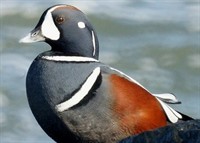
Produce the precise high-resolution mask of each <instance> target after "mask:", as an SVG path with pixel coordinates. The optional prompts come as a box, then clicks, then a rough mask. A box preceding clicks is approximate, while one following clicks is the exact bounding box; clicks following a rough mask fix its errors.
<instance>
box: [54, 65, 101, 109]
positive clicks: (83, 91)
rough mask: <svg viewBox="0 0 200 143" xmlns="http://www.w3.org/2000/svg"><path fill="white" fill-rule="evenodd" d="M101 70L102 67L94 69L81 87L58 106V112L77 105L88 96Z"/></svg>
mask: <svg viewBox="0 0 200 143" xmlns="http://www.w3.org/2000/svg"><path fill="white" fill-rule="evenodd" d="M100 72H101V69H100V67H97V68H95V69H94V70H93V72H92V73H91V74H90V75H89V76H88V77H87V79H86V81H85V82H84V83H83V85H82V86H81V88H80V89H79V90H78V91H77V92H76V93H75V94H74V95H73V96H72V97H71V98H70V99H68V100H67V101H65V102H63V103H60V104H58V105H57V106H56V110H57V111H58V112H63V111H65V110H68V109H69V108H71V107H73V106H75V105H77V104H78V103H80V101H81V100H82V99H83V98H84V97H85V96H87V94H88V93H89V91H90V90H91V88H92V86H93V85H94V83H95V82H96V80H97V78H98V76H99V74H100Z"/></svg>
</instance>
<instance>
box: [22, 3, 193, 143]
mask: <svg viewBox="0 0 200 143" xmlns="http://www.w3.org/2000/svg"><path fill="white" fill-rule="evenodd" d="M19 42H20V43H34V42H45V43H47V44H49V45H50V47H51V49H50V50H49V51H44V52H43V53H41V54H39V55H38V56H37V57H36V58H35V59H34V61H33V62H32V64H31V66H30V68H29V70H28V73H27V77H26V92H27V98H28V103H29V106H30V109H31V111H32V113H33V115H34V117H35V119H36V120H37V122H38V124H39V125H40V126H41V128H42V129H43V130H44V131H45V132H46V134H47V135H48V136H50V137H51V138H52V139H53V140H54V141H56V142H58V143H66V142H70V143H116V142H119V141H120V140H122V139H123V138H126V137H128V136H131V135H136V134H140V133H142V132H145V131H149V130H154V129H157V128H160V127H164V126H167V125H168V124H173V123H177V122H179V121H182V120H189V119H191V118H190V117H189V116H187V115H184V114H182V113H180V112H178V111H176V110H174V109H173V108H171V107H170V106H169V104H178V103H180V101H178V100H177V98H176V97H175V96H174V95H173V94H171V93H163V94H153V93H151V92H150V91H149V90H147V89H146V88H145V87H144V86H143V85H141V84H140V83H139V82H138V81H136V80H135V79H133V78H132V77H130V76H128V75H126V74H125V73H123V72H121V71H120V70H117V69H115V68H113V67H111V66H109V65H107V64H104V63H102V62H101V61H99V41H98V37H97V33H96V31H95V29H94V27H93V26H92V24H91V23H90V21H89V20H88V18H87V17H86V15H85V14H84V13H83V12H82V11H81V10H79V9H78V8H76V7H74V6H71V5H65V4H59V5H54V6H51V7H50V8H48V9H47V10H45V11H44V13H43V14H42V16H41V18H40V20H39V22H38V24H37V25H36V26H35V28H34V29H33V30H32V31H31V32H30V33H29V34H28V35H27V36H25V37H24V38H22V39H21V40H20V41H19Z"/></svg>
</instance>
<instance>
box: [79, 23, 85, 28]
mask: <svg viewBox="0 0 200 143" xmlns="http://www.w3.org/2000/svg"><path fill="white" fill-rule="evenodd" d="M78 27H79V28H80V29H83V28H85V23H84V22H82V21H80V22H78Z"/></svg>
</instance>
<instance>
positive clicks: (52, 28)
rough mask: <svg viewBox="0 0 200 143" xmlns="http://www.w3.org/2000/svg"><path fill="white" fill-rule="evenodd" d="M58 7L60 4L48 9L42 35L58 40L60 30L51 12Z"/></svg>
mask: <svg viewBox="0 0 200 143" xmlns="http://www.w3.org/2000/svg"><path fill="white" fill-rule="evenodd" d="M58 7H60V6H55V7H53V8H51V9H49V10H48V12H47V13H46V16H45V18H44V21H43V23H42V26H41V31H42V35H43V36H44V37H46V38H49V39H51V40H58V39H59V38H60V32H59V30H58V28H57V27H56V25H55V23H54V21H53V17H52V13H51V12H52V11H54V10H55V9H56V8H58Z"/></svg>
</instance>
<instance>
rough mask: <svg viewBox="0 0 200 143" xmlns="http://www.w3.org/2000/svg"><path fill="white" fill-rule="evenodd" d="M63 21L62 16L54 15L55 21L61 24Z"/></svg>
mask: <svg viewBox="0 0 200 143" xmlns="http://www.w3.org/2000/svg"><path fill="white" fill-rule="evenodd" d="M64 21H65V18H64V17H63V16H58V17H56V23H58V24H62V23H63V22H64Z"/></svg>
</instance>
